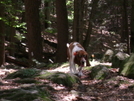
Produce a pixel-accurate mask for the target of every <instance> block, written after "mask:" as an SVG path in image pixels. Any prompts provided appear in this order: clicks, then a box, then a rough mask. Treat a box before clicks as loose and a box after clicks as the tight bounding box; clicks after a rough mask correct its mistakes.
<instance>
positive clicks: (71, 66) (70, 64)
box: [69, 59, 73, 73]
mask: <svg viewBox="0 0 134 101" xmlns="http://www.w3.org/2000/svg"><path fill="white" fill-rule="evenodd" d="M69 66H70V73H73V63H72V59H70V60H69Z"/></svg>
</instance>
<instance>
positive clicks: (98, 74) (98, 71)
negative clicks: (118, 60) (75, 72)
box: [90, 65, 109, 80]
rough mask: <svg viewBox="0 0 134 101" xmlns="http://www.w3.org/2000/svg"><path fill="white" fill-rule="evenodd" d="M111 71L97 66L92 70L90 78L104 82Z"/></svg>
mask: <svg viewBox="0 0 134 101" xmlns="http://www.w3.org/2000/svg"><path fill="white" fill-rule="evenodd" d="M108 74H109V69H108V68H107V67H106V66H103V65H97V66H95V67H93V68H92V69H91V73H90V76H91V78H92V79H97V80H102V79H105V78H106V77H108Z"/></svg>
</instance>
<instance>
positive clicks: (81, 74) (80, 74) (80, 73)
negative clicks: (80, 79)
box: [78, 67, 83, 76]
mask: <svg viewBox="0 0 134 101" xmlns="http://www.w3.org/2000/svg"><path fill="white" fill-rule="evenodd" d="M82 69H83V67H79V73H78V76H83V73H82Z"/></svg>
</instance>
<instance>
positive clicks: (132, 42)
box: [130, 0, 134, 53]
mask: <svg viewBox="0 0 134 101" xmlns="http://www.w3.org/2000/svg"><path fill="white" fill-rule="evenodd" d="M131 2H132V9H131V38H130V46H131V52H132V53H134V2H133V0H132V1H131Z"/></svg>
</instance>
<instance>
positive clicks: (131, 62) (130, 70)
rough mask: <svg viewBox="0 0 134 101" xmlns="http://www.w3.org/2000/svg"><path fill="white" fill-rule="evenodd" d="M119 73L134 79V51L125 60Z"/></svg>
mask: <svg viewBox="0 0 134 101" xmlns="http://www.w3.org/2000/svg"><path fill="white" fill-rule="evenodd" d="M119 74H120V75H123V76H127V77H129V78H133V79H134V53H133V54H131V56H130V57H129V58H127V59H126V60H125V61H124V63H123V65H122V67H121V68H120V69H119Z"/></svg>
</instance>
